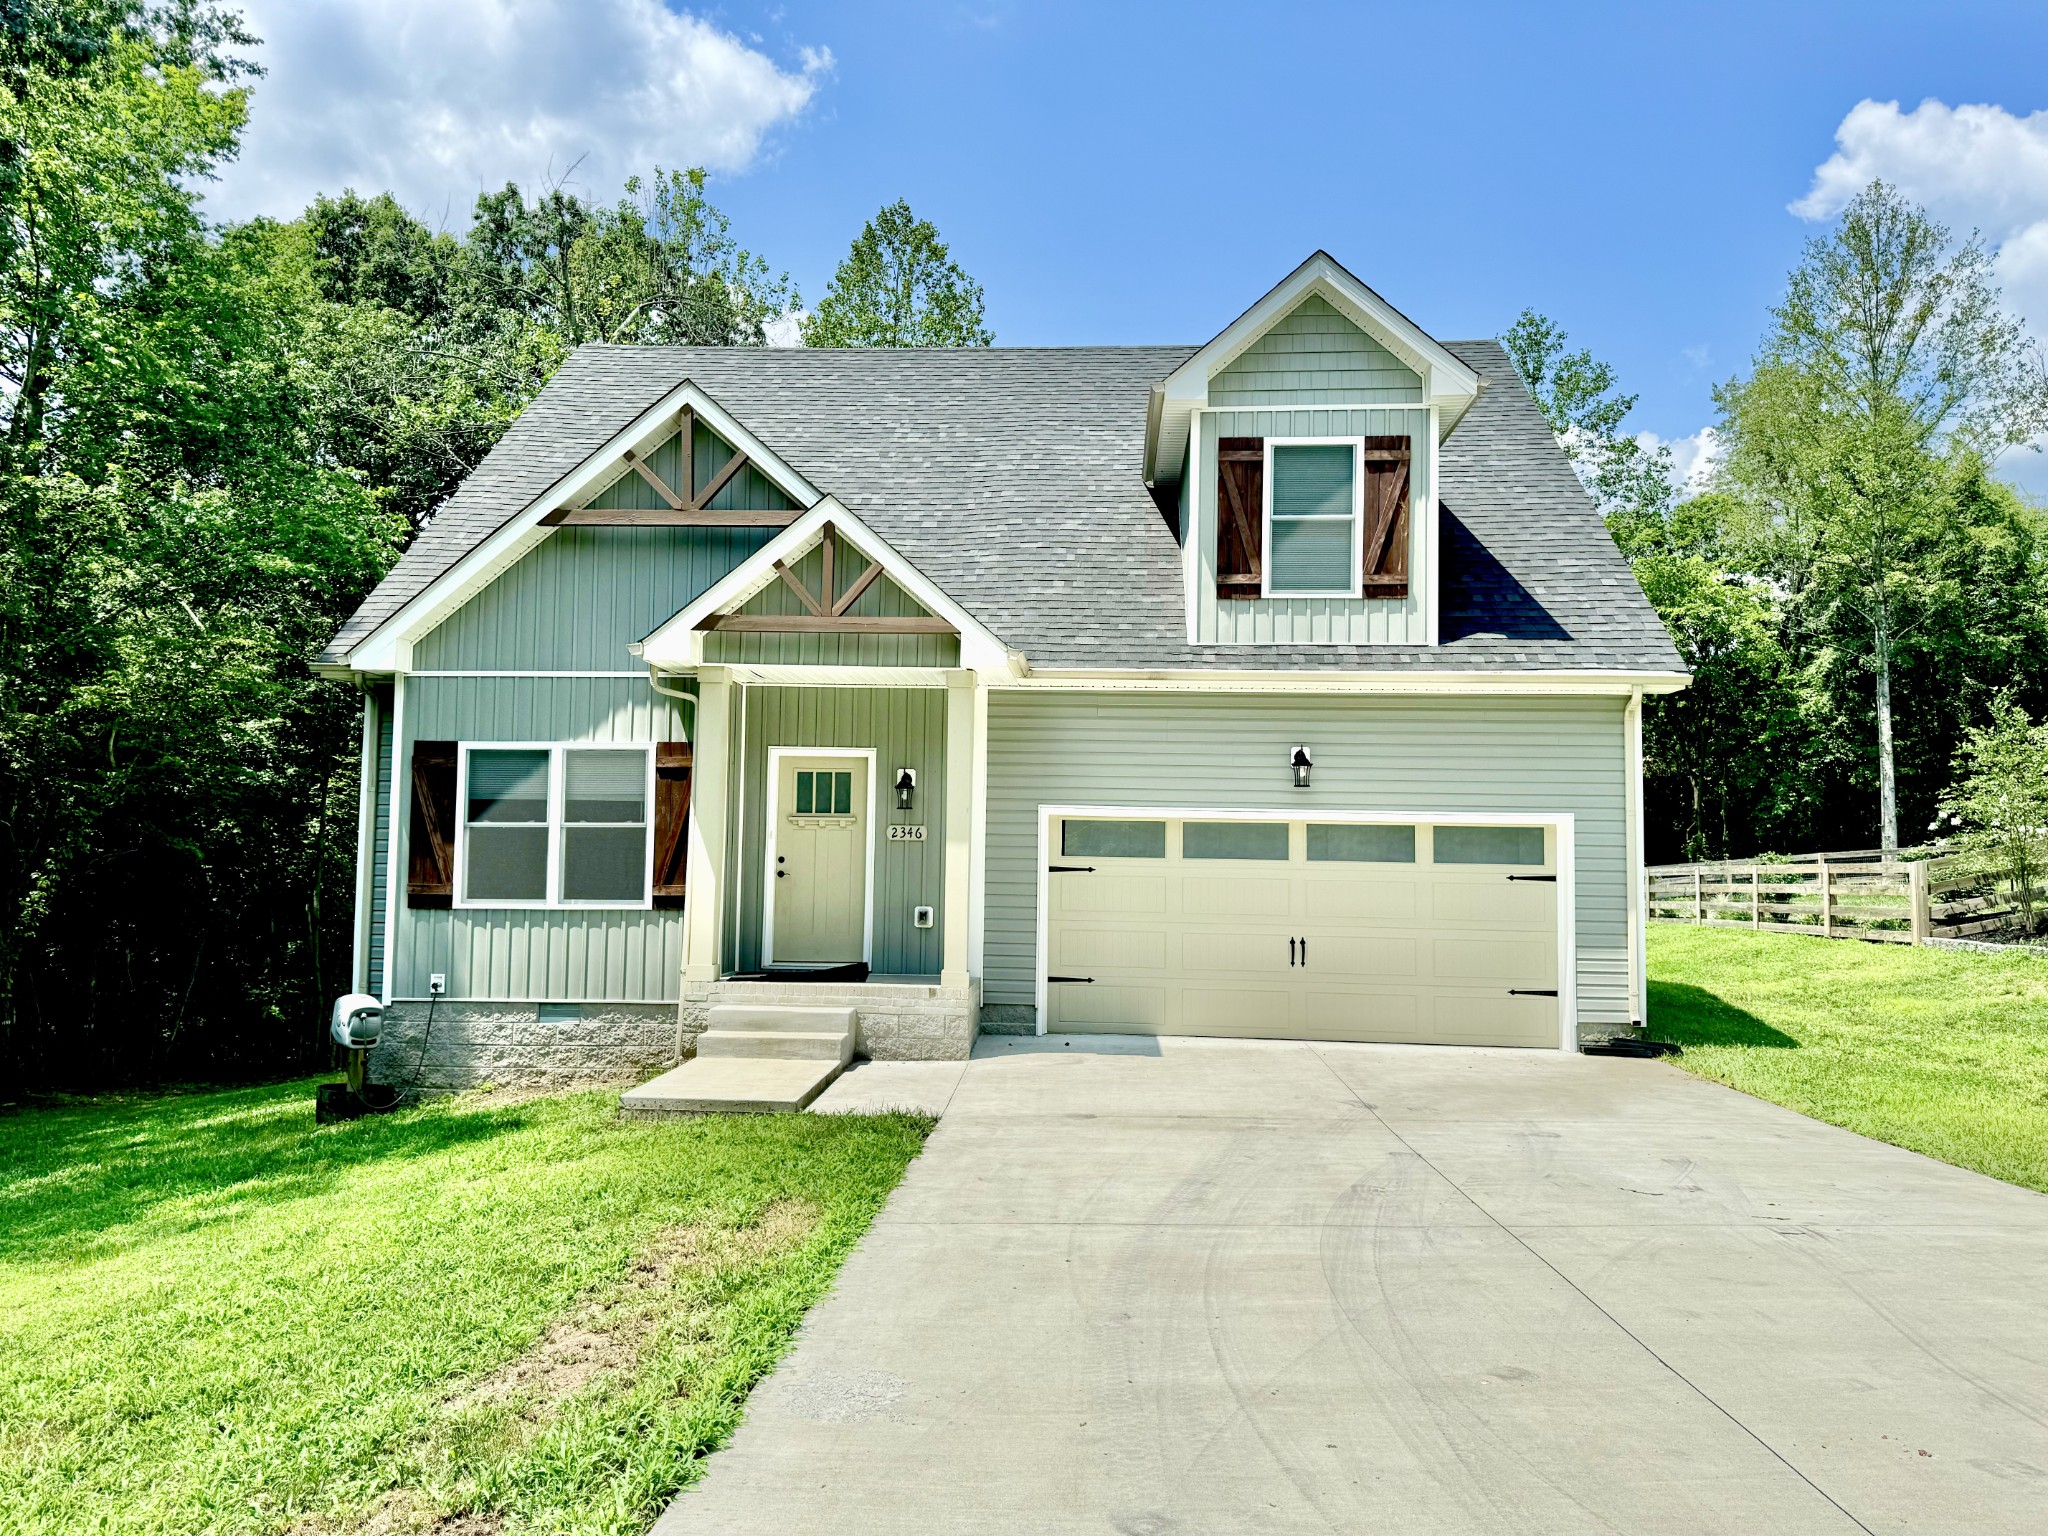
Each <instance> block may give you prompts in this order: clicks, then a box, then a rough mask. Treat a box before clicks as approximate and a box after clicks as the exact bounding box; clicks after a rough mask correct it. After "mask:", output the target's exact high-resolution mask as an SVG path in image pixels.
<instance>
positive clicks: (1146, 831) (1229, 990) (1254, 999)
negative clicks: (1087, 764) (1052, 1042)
mask: <svg viewBox="0 0 2048 1536" xmlns="http://www.w3.org/2000/svg"><path fill="white" fill-rule="evenodd" d="M1050 830H1051V843H1050V846H1051V850H1052V852H1051V858H1050V864H1049V874H1048V888H1049V912H1048V934H1047V960H1048V965H1047V977H1046V1000H1047V1014H1048V1016H1047V1020H1046V1024H1047V1027H1048V1028H1049V1029H1053V1030H1067V1031H1084V1032H1085V1031H1097V1030H1100V1031H1111V1032H1121V1033H1133V1034H1162V1035H1252V1036H1264V1037H1270V1038H1275V1039H1293V1040H1384V1041H1415V1042H1419V1043H1426V1044H1455V1045H1519V1046H1547V1047H1552V1048H1554V1047H1556V1046H1557V1044H1558V1040H1559V1018H1558V1007H1559V1004H1558V928H1557V923H1558V906H1557V892H1558V886H1557V873H1556V871H1557V862H1556V860H1557V834H1556V831H1555V829H1554V828H1551V827H1547V826H1507V825H1500V826H1475V825H1467V824H1440V825H1427V824H1425V825H1420V826H1417V825H1413V824H1408V823H1368V822H1350V821H1344V822H1318V821H1314V820H1306V819H1305V820H1300V821H1277V820H1270V819H1249V818H1246V819H1223V818H1220V817H1219V818H1218V819H1216V820H1195V819H1191V818H1189V819H1183V818H1177V817H1143V816H1137V815H1132V816H1129V817H1119V818H1116V819H1110V818H1107V817H1065V818H1055V819H1054V820H1053V822H1052V824H1051V829H1050Z"/></svg>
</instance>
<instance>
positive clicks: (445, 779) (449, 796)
mask: <svg viewBox="0 0 2048 1536" xmlns="http://www.w3.org/2000/svg"><path fill="white" fill-rule="evenodd" d="M405 851H406V868H405V904H406V905H407V906H409V907H447V906H453V905H454V904H455V743H454V742H452V741H416V742H414V743H413V744H412V830H411V831H410V832H409V833H408V834H407V836H406V849H405Z"/></svg>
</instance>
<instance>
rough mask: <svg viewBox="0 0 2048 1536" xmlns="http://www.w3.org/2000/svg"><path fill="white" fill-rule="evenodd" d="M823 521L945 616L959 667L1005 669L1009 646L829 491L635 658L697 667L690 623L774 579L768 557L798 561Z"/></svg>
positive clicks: (695, 635) (699, 645) (696, 641)
mask: <svg viewBox="0 0 2048 1536" xmlns="http://www.w3.org/2000/svg"><path fill="white" fill-rule="evenodd" d="M827 523H831V524H832V525H833V527H834V528H835V529H837V530H838V532H839V535H840V537H841V538H843V539H844V540H845V541H846V542H847V543H849V544H851V545H852V546H853V547H854V548H855V549H856V550H858V551H859V552H860V553H861V554H863V555H865V556H867V557H868V559H870V560H872V561H874V562H876V563H877V564H878V565H880V566H881V567H882V572H883V574H884V575H886V576H887V577H888V578H889V579H890V580H891V581H893V582H895V583H896V585H898V586H899V587H901V588H902V589H903V590H904V591H905V592H908V593H909V594H910V595H911V596H912V597H913V598H915V599H916V600H917V601H918V602H919V603H921V604H923V605H924V607H925V610H926V611H927V612H929V613H931V614H934V615H935V616H937V617H939V618H942V619H944V620H946V621H947V622H948V623H949V624H951V625H952V626H953V627H954V628H955V629H957V630H958V631H959V632H960V664H961V665H962V666H963V667H969V668H973V669H976V670H994V669H1006V668H1008V666H1009V657H1010V650H1009V647H1007V646H1005V645H1004V644H1003V643H1002V641H1000V640H998V639H997V638H996V637H995V636H994V635H993V634H991V633H990V632H989V631H988V629H987V628H986V627H985V626H984V625H983V624H982V623H981V622H980V621H979V620H977V619H976V618H975V617H974V616H973V615H972V614H970V613H969V612H968V611H967V610H966V609H965V608H962V607H961V606H960V605H959V604H958V603H957V602H955V601H954V600H953V599H952V598H950V597H948V596H947V595H946V594H945V593H944V592H942V591H941V590H940V589H939V588H938V586H937V585H936V584H935V583H933V581H932V580H931V578H930V577H928V576H926V575H925V574H924V572H922V571H920V570H918V569H917V567H916V566H914V565H912V564H911V563H910V561H909V560H907V559H905V558H904V557H903V556H902V555H901V554H899V553H897V551H896V550H895V549H894V548H892V547H891V546H890V544H889V542H888V541H887V540H886V539H884V538H883V537H882V536H881V535H880V534H878V533H876V532H875V531H874V530H873V529H872V528H870V527H868V525H867V524H866V523H864V522H862V521H861V520H860V518H859V517H858V516H856V515H855V514H854V513H853V512H852V511H850V510H849V509H848V508H847V506H846V504H845V503H844V502H842V501H841V500H840V499H839V498H838V497H836V496H826V497H825V498H823V499H822V500H821V501H819V503H818V504H817V505H816V506H814V507H812V508H811V510H810V511H808V512H806V513H805V514H804V515H803V516H802V517H800V518H798V519H797V520H796V521H795V522H793V523H791V524H790V525H789V526H788V527H787V528H785V529H783V530H782V531H781V532H780V533H778V534H777V535H776V536H775V537H774V538H772V539H770V540H769V541H768V542H767V543H766V544H763V545H762V546H761V547H760V548H759V549H757V550H755V551H754V553H753V554H751V555H749V556H748V557H747V558H746V559H745V560H742V561H741V562H740V563H739V564H738V565H736V566H734V567H733V568H732V569H731V570H730V571H728V572H726V574H725V575H724V576H722V577H720V578H719V580H717V581H716V582H714V583H713V584H712V585H711V586H710V587H709V588H707V589H706V590H705V591H704V592H703V593H702V594H701V595H700V596H699V597H698V598H697V599H696V600H695V601H693V602H691V603H690V604H689V605H688V606H687V607H685V608H684V609H683V610H682V611H681V612H679V613H677V614H676V615H675V617H673V618H671V619H669V620H668V621H667V622H665V623H663V624H662V625H660V626H659V627H658V628H656V629H655V631H654V632H653V633H652V634H650V635H649V636H648V637H647V638H646V639H645V640H643V641H641V642H640V658H641V660H643V661H645V662H647V663H648V665H650V666H653V667H658V668H660V669H661V670H663V671H674V670H678V669H683V668H690V667H697V666H702V665H703V664H704V635H703V632H702V631H700V630H699V629H698V628H697V626H698V625H699V624H700V623H702V622H703V621H704V620H705V619H708V618H710V617H711V616H712V615H713V614H717V613H724V612H727V611H729V610H731V609H733V608H737V607H738V606H739V605H740V604H742V603H744V602H746V601H747V599H748V598H750V597H752V596H753V595H754V594H755V593H756V592H758V591H760V590H761V589H762V588H763V587H764V586H766V585H767V584H768V583H769V582H770V581H773V580H775V562H776V561H778V560H780V561H783V562H785V563H787V562H790V561H794V560H798V559H801V558H802V557H803V556H804V555H805V554H807V553H808V552H809V551H810V548H811V546H812V545H813V544H815V543H817V542H818V541H819V540H820V539H821V538H823V537H824V529H825V524H827Z"/></svg>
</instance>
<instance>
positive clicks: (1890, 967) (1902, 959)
mask: <svg viewBox="0 0 2048 1536" xmlns="http://www.w3.org/2000/svg"><path fill="white" fill-rule="evenodd" d="M1648 937H1649V951H1650V987H1649V1030H1650V1033H1651V1034H1652V1035H1653V1036H1655V1037H1656V1038H1658V1039H1660V1040H1675V1041H1677V1042H1678V1043H1680V1044H1681V1045H1683V1046H1684V1047H1685V1054H1684V1055H1683V1056H1680V1057H1677V1058H1674V1065H1676V1066H1678V1067H1681V1068H1683V1069H1685V1070H1686V1071H1689V1072H1695V1073H1698V1074H1699V1075H1700V1076H1702V1077H1707V1078H1711V1079H1713V1080H1714V1081H1716V1082H1721V1083H1726V1084H1728V1085H1729V1086H1730V1087H1733V1088H1739V1089H1741V1090H1742V1091H1743V1092H1744V1093H1752V1094H1755V1095H1756V1096H1757V1097H1758V1098H1762V1099H1769V1100H1770V1101H1771V1102H1772V1103H1774V1104H1782V1105H1784V1106H1785V1107H1786V1108H1788V1109H1795V1110H1797V1111H1798V1112H1799V1113H1801V1114H1803V1115H1811V1116H1812V1117H1813V1118H1814V1119H1816V1120H1825V1121H1827V1122H1828V1123H1829V1124H1830V1125H1840V1126H1846V1127H1848V1128H1849V1129H1850V1130H1852V1131H1856V1132H1858V1133H1860V1134H1861V1135H1864V1136H1874V1137H1876V1138H1877V1139H1878V1140H1880V1141H1888V1142H1890V1143H1892V1144H1893V1145H1894V1146H1900V1147H1909V1148H1911V1149H1912V1150H1913V1151H1915V1152H1922V1153H1925V1154H1926V1155H1927V1156H1929V1157H1936V1158H1940V1159H1941V1160H1942V1161H1943V1162H1947V1163H1954V1164H1956V1165H1957V1166H1958V1167H1962V1168H1973V1169H1975V1170H1976V1171H1977V1172H1979V1173H1985V1174H1989V1175H1990V1176H1991V1177H1993V1178H1996V1179H2005V1180H2008V1181H2009V1182H2011V1183H2014V1184H2023V1185H2026V1186H2027V1187H2028V1188H2030V1189H2038V1190H2041V1191H2043V1192H2044V1193H2048V1028H2044V1027H2043V1025H2042V1020H2043V1018H2044V1017H2048V962H2044V961H2042V960H2040V959H2038V958H2036V957H2034V956H2032V955H2023V954H2022V955H1983V954H1969V953H1957V952H1955V951H1950V950H1939V949H1922V948H1916V947H1914V946H1910V945H1905V944H1859V943H1855V942H1853V941H1851V940H1847V939H1815V938H1803V937H1795V936H1791V935H1785V934H1762V935H1752V934H1747V933H1735V932H1729V931H1727V930H1725V929H1724V930H1716V929H1712V928H1695V927H1693V926H1692V925H1691V924H1665V923H1654V924H1652V925H1651V927H1650V932H1649V936H1648Z"/></svg>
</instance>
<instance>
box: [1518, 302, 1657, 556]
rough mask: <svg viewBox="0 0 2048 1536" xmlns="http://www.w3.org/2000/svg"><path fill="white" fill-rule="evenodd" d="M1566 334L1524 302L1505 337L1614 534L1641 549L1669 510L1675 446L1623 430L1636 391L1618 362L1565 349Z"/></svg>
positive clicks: (1632, 549)
mask: <svg viewBox="0 0 2048 1536" xmlns="http://www.w3.org/2000/svg"><path fill="white" fill-rule="evenodd" d="M1567 339H1568V338H1567V337H1566V335H1565V333H1564V331H1563V330H1561V329H1560V328H1559V327H1558V326H1557V325H1556V324H1554V323H1553V322H1552V321H1550V320H1548V319H1546V318H1544V317H1543V316H1542V315H1539V314H1537V313H1536V311H1535V310H1533V309H1525V310H1523V311H1522V313H1521V314H1520V315H1519V316H1518V317H1517V318H1516V320H1515V323H1514V324H1513V325H1511V326H1509V327H1508V329H1507V332H1506V333H1505V334H1504V335H1503V336H1502V337H1501V338H1500V341H1501V345H1502V346H1503V347H1505V348H1506V349H1507V353H1508V356H1509V358H1511V359H1512V360H1513V362H1514V365H1515V370H1516V372H1518V373H1520V374H1521V376H1522V382H1523V383H1524V384H1526V385H1527V386H1528V388H1529V393H1530V394H1532V395H1534V396H1535V397H1536V403H1537V405H1539V406H1541V407H1542V409H1543V415H1544V418H1545V419H1546V420H1548V421H1549V423H1550V430H1551V431H1552V432H1554V433H1555V434H1556V435H1557V441H1558V443H1559V445H1560V446H1561V447H1562V448H1563V449H1564V451H1565V456H1566V457H1567V458H1569V459H1570V460H1571V461H1572V467H1573V468H1574V469H1576V470H1577V471H1578V473H1579V479H1580V481H1581V482H1583V483H1584V485H1585V487H1586V490H1587V492H1588V493H1589V494H1590V495H1591V496H1592V498H1593V502H1594V505H1595V506H1597V507H1599V509H1600V512H1601V515H1602V516H1603V517H1605V518H1606V519H1607V526H1608V528H1609V530H1610V531H1611V532H1612V533H1613V534H1614V538H1615V542H1616V543H1618V544H1619V545H1620V546H1621V548H1622V550H1623V552H1624V553H1626V554H1631V555H1633V554H1637V553H1641V552H1643V551H1645V550H1646V549H1647V548H1649V547H1651V546H1652V545H1653V544H1655V543H1656V542H1657V540H1656V530H1657V529H1659V528H1661V527H1662V525H1663V523H1664V521H1665V519H1666V518H1667V517H1668V516H1669V515H1670V510H1671V503H1672V499H1673V496H1674V494H1675V493H1674V490H1673V487H1672V483H1671V450H1670V449H1669V448H1665V447H1663V446H1661V445H1660V446H1658V447H1656V448H1654V449H1651V448H1646V447H1644V445H1643V444H1642V442H1641V441H1640V440H1639V439H1637V438H1635V437H1633V436H1631V435H1629V434H1628V433H1626V432H1624V431H1623V430H1622V426H1621V424H1622V420H1623V418H1625V417H1626V416H1627V415H1628V413H1629V412H1630V411H1632V410H1634V409H1635V404H1636V397H1635V396H1634V395H1624V394H1622V393H1620V386H1619V384H1618V382H1617V380H1616V378H1615V373H1614V369H1613V367H1612V366H1611V365H1609V364H1607V363H1603V362H1601V361H1599V360H1598V359H1597V358H1595V357H1594V356H1593V354H1592V353H1591V352H1590V351H1587V350H1586V349H1584V348H1581V349H1580V350H1579V351H1577V352H1567V351H1566V350H1565V342H1566V340H1567Z"/></svg>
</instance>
